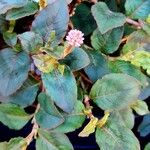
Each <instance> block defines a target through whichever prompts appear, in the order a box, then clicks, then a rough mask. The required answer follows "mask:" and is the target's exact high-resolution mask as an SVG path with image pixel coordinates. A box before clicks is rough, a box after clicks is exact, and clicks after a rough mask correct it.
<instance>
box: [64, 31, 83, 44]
mask: <svg viewBox="0 0 150 150" xmlns="http://www.w3.org/2000/svg"><path fill="white" fill-rule="evenodd" d="M83 35H84V34H83V33H82V32H81V31H79V30H77V29H74V30H70V31H69V33H68V35H67V36H66V40H67V41H68V43H69V44H70V45H71V46H75V47H80V46H81V44H83V40H84V38H83Z"/></svg>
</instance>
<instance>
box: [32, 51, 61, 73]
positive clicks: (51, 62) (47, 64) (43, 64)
mask: <svg viewBox="0 0 150 150" xmlns="http://www.w3.org/2000/svg"><path fill="white" fill-rule="evenodd" d="M32 58H33V60H34V64H35V66H36V67H37V68H38V69H39V70H40V71H42V72H44V73H49V72H51V71H53V70H54V68H55V67H56V66H57V65H58V62H57V60H56V59H54V58H53V57H51V56H49V55H44V54H38V55H33V56H32Z"/></svg>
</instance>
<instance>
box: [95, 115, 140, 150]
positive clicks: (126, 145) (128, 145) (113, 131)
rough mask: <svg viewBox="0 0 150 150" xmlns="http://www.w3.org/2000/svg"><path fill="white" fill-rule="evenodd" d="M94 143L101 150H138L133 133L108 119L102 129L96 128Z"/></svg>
mask: <svg viewBox="0 0 150 150" xmlns="http://www.w3.org/2000/svg"><path fill="white" fill-rule="evenodd" d="M96 142H97V144H98V145H99V147H100V149H102V150H127V149H128V150H129V149H130V150H140V144H139V141H138V140H137V138H136V137H135V135H134V134H133V132H132V131H131V130H130V129H128V128H126V127H125V126H123V125H122V124H121V123H120V122H119V123H118V122H116V121H115V120H113V118H109V120H108V122H107V124H106V125H105V126H104V127H102V128H97V130H96Z"/></svg>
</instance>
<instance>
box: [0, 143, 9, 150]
mask: <svg viewBox="0 0 150 150" xmlns="http://www.w3.org/2000/svg"><path fill="white" fill-rule="evenodd" d="M0 150H7V142H1V143H0Z"/></svg>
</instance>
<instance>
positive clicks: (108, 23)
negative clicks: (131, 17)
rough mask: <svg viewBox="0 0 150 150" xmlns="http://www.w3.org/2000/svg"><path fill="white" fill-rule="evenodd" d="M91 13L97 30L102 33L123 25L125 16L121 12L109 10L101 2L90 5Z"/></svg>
mask: <svg viewBox="0 0 150 150" xmlns="http://www.w3.org/2000/svg"><path fill="white" fill-rule="evenodd" d="M92 14H93V16H94V18H95V20H96V22H97V25H98V29H99V31H100V32H101V33H102V34H104V33H106V32H108V31H109V30H111V29H113V28H117V27H120V26H123V25H124V23H125V22H126V17H125V16H124V15H123V14H122V13H115V12H112V11H110V10H109V8H108V7H107V5H106V4H105V3H103V2H98V3H96V4H95V5H93V6H92Z"/></svg>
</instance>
